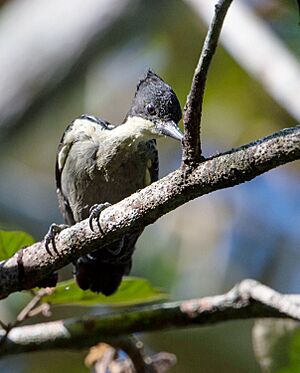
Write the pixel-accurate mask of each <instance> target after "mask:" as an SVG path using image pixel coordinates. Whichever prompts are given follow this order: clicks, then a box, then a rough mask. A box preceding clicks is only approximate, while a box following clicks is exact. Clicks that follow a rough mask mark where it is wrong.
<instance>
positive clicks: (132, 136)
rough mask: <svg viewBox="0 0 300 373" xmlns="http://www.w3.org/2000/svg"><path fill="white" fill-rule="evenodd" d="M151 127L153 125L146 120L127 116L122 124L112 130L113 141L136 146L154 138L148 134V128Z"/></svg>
mask: <svg viewBox="0 0 300 373" xmlns="http://www.w3.org/2000/svg"><path fill="white" fill-rule="evenodd" d="M153 126H154V124H153V123H152V122H150V121H149V120H147V119H143V118H140V117H131V116H128V117H127V119H126V121H125V122H124V123H123V124H121V125H119V126H117V127H115V128H114V129H113V133H114V139H115V141H118V142H122V143H126V145H129V146H130V145H136V146H137V145H138V144H139V142H141V141H147V140H150V139H153V138H154V137H155V136H154V135H153V134H152V133H151V132H150V128H151V127H153Z"/></svg>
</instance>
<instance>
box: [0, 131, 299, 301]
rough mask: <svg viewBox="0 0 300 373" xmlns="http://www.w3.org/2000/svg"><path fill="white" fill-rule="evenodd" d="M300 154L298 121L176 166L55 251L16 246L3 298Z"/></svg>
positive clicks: (1, 285)
mask: <svg viewBox="0 0 300 373" xmlns="http://www.w3.org/2000/svg"><path fill="white" fill-rule="evenodd" d="M296 159H300V126H297V127H294V128H288V129H284V130H282V131H280V132H277V133H274V134H273V135H271V136H268V137H265V138H263V139H261V140H258V141H255V142H252V143H250V144H248V145H244V146H242V147H239V148H236V149H233V150H231V151H229V152H226V153H223V154H219V155H217V156H214V157H212V158H210V159H208V160H206V161H205V162H203V163H201V164H199V165H198V167H197V168H195V169H194V170H193V171H192V172H191V173H189V174H188V175H185V174H184V172H183V170H181V169H178V170H176V171H174V172H172V173H171V174H169V175H168V176H166V177H164V178H163V179H160V180H159V181H157V182H155V183H153V184H151V185H150V186H148V187H147V188H144V189H142V190H141V191H139V192H137V193H134V194H132V195H131V196H129V197H128V198H126V199H124V200H123V201H121V202H119V203H117V204H115V205H113V206H111V207H109V208H107V209H105V210H104V211H103V213H102V214H101V227H102V229H101V231H102V232H100V231H96V232H92V231H91V230H90V228H89V224H88V219H86V220H83V221H81V222H80V223H78V224H75V225H74V226H72V227H70V228H67V229H65V230H64V231H62V232H61V233H60V234H59V235H58V236H57V239H56V252H55V251H54V250H53V251H52V253H48V252H47V251H46V250H45V247H44V242H37V243H35V244H34V245H32V246H30V247H26V248H24V249H22V250H20V251H18V252H17V253H16V254H15V255H14V256H13V257H11V258H9V259H7V260H5V261H2V262H1V263H0V298H5V297H6V296H8V295H9V294H10V293H12V292H15V291H19V290H24V289H31V288H33V287H34V286H37V285H38V284H39V283H41V281H42V280H43V279H45V278H47V277H48V276H49V275H51V274H52V273H53V272H54V271H56V270H58V269H59V268H62V267H64V266H65V265H67V264H68V263H71V262H73V261H74V260H75V259H77V258H79V257H80V256H82V255H84V254H87V253H89V252H92V251H93V250H95V249H99V247H103V249H105V247H104V245H105V244H107V243H108V242H111V241H113V240H116V239H118V238H120V237H122V236H123V235H124V233H127V232H129V231H131V232H132V231H135V230H140V229H141V228H144V227H145V226H147V225H149V224H152V223H154V222H155V221H156V220H157V219H158V218H160V217H161V216H163V215H164V214H166V213H167V212H170V211H172V210H174V209H175V208H176V207H178V206H180V205H182V204H184V203H185V202H188V201H190V200H192V199H194V198H196V197H200V196H202V195H204V194H208V193H211V192H213V191H216V190H219V189H222V188H228V187H232V186H235V185H238V184H241V183H243V182H245V181H249V180H251V179H253V178H255V177H256V176H258V175H261V174H262V173H264V172H267V171H269V170H271V169H272V168H275V167H278V166H280V165H282V164H285V163H288V162H291V161H294V160H296Z"/></svg>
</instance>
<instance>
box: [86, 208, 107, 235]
mask: <svg viewBox="0 0 300 373" xmlns="http://www.w3.org/2000/svg"><path fill="white" fill-rule="evenodd" d="M110 206H111V204H110V203H109V202H105V203H100V204H96V205H93V206H92V207H91V208H90V211H89V214H90V215H89V226H90V228H91V230H92V231H93V232H94V227H93V219H95V220H96V222H97V226H98V229H99V231H100V232H101V233H103V232H102V229H101V225H100V214H101V212H102V211H103V210H105V209H106V208H107V207H110Z"/></svg>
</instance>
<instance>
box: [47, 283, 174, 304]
mask: <svg viewBox="0 0 300 373" xmlns="http://www.w3.org/2000/svg"><path fill="white" fill-rule="evenodd" d="M166 298H167V294H166V293H163V292H162V291H161V290H159V289H157V288H154V287H152V286H151V284H150V283H149V282H148V281H147V280H145V279H143V278H136V277H126V278H124V280H123V281H122V283H121V285H120V287H119V289H118V291H117V292H116V293H115V294H113V295H110V296H109V297H106V296H105V295H103V294H97V293H93V292H92V291H89V290H81V289H80V288H79V287H78V285H77V284H76V283H75V282H74V281H73V280H69V281H64V282H60V283H59V284H58V285H57V287H56V288H55V290H54V292H53V293H52V294H51V295H47V296H45V297H43V298H42V301H43V302H47V303H50V304H53V305H67V304H68V305H80V306H94V305H103V306H112V307H120V306H132V305H137V304H141V303H149V302H154V301H159V300H163V299H166Z"/></svg>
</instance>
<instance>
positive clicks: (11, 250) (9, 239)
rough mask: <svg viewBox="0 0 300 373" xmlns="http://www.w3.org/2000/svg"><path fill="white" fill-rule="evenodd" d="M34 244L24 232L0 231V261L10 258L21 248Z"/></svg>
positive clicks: (31, 238)
mask: <svg viewBox="0 0 300 373" xmlns="http://www.w3.org/2000/svg"><path fill="white" fill-rule="evenodd" d="M34 242H35V241H34V239H33V237H31V236H30V235H29V234H28V233H26V232H21V231H1V230H0V260H4V259H7V258H9V257H11V256H12V255H14V254H15V253H16V252H17V251H18V250H20V249H21V248H22V247H24V246H29V245H32V244H33V243H34Z"/></svg>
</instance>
